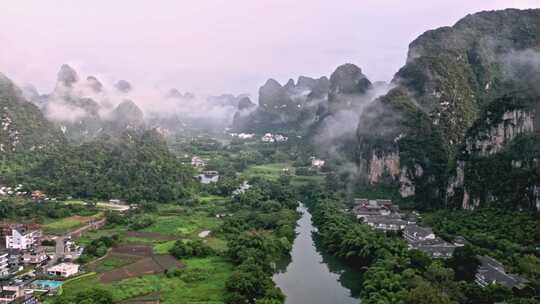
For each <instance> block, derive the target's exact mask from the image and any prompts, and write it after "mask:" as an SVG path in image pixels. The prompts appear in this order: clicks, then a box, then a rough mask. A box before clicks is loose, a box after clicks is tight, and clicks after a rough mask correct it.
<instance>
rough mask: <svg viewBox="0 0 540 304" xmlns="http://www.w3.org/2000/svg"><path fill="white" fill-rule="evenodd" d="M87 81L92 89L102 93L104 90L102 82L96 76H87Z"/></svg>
mask: <svg viewBox="0 0 540 304" xmlns="http://www.w3.org/2000/svg"><path fill="white" fill-rule="evenodd" d="M86 83H87V85H88V87H89V88H90V90H92V92H94V93H100V92H101V91H103V84H101V82H100V81H99V80H98V79H97V78H96V77H94V76H88V77H87V78H86Z"/></svg>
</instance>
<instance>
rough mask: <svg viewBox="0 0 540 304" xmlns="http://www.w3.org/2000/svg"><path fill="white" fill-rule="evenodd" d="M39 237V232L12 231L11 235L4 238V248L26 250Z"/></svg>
mask: <svg viewBox="0 0 540 304" xmlns="http://www.w3.org/2000/svg"><path fill="white" fill-rule="evenodd" d="M40 237H41V231H39V230H23V229H12V230H11V235H8V236H6V248H8V249H20V250H28V249H30V248H31V247H32V246H34V244H36V243H37V242H38V239H39V238H40Z"/></svg>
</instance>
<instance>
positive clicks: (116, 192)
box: [18, 131, 195, 202]
mask: <svg viewBox="0 0 540 304" xmlns="http://www.w3.org/2000/svg"><path fill="white" fill-rule="evenodd" d="M193 175H194V173H193V171H192V169H191V168H190V167H188V166H186V165H182V164H181V162H180V161H179V160H178V159H177V158H176V157H175V156H174V155H172V154H171V153H170V152H169V151H168V148H167V145H166V143H165V142H164V140H163V139H162V138H161V136H160V135H159V134H157V133H155V131H146V132H143V133H133V132H126V133H124V134H123V135H122V136H121V137H119V138H112V137H106V138H100V139H98V140H96V141H93V142H89V143H84V144H82V145H80V146H68V147H66V148H65V149H64V150H63V151H62V152H59V153H54V154H52V155H51V156H50V157H48V158H47V159H45V160H44V161H43V162H41V163H40V164H39V165H37V166H35V167H34V168H31V169H30V170H28V171H27V172H23V173H21V174H20V175H19V176H18V180H20V181H23V182H24V184H25V185H26V186H27V187H28V188H30V189H42V190H43V191H45V192H46V193H48V194H49V195H52V196H55V195H62V196H64V197H65V196H68V195H69V196H73V197H81V198H98V199H112V198H115V199H124V200H127V201H129V202H140V201H143V200H145V201H156V202H169V201H173V200H175V199H178V198H181V197H185V196H186V195H187V194H188V193H189V192H190V189H191V188H192V187H193V185H194V182H195V181H194V180H193Z"/></svg>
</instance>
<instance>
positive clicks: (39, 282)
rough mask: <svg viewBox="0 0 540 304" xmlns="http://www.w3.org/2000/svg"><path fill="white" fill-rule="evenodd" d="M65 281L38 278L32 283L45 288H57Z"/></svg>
mask: <svg viewBox="0 0 540 304" xmlns="http://www.w3.org/2000/svg"><path fill="white" fill-rule="evenodd" d="M63 283H64V282H62V281H52V280H36V281H34V282H32V285H34V286H35V287H37V288H43V289H56V288H58V287H60V286H62V284H63Z"/></svg>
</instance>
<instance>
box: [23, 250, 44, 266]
mask: <svg viewBox="0 0 540 304" xmlns="http://www.w3.org/2000/svg"><path fill="white" fill-rule="evenodd" d="M47 258H48V257H47V254H46V253H45V249H44V248H43V247H41V246H35V247H33V248H32V249H30V250H27V251H25V252H24V253H23V256H22V261H23V263H24V264H40V263H42V262H43V261H46V260H47Z"/></svg>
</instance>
